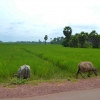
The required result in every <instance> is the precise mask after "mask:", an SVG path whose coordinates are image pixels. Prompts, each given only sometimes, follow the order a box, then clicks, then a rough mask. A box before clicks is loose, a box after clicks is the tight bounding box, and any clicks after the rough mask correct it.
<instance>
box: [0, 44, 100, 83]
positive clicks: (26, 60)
mask: <svg viewBox="0 0 100 100" xmlns="http://www.w3.org/2000/svg"><path fill="white" fill-rule="evenodd" d="M99 57H100V49H93V48H65V47H63V46H61V45H50V44H47V45H44V44H7V43H3V44H0V83H2V82H6V81H9V80H10V79H13V78H15V77H14V76H13V75H14V74H15V73H17V70H18V68H19V67H20V66H21V65H23V64H27V65H30V67H31V78H30V79H29V80H30V81H32V80H33V81H34V80H52V79H56V80H57V79H69V78H75V74H76V72H77V65H78V63H79V62H80V61H91V62H92V63H93V64H94V66H95V67H96V68H97V69H98V70H100V62H99V59H100V58H99Z"/></svg>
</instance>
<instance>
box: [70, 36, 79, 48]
mask: <svg viewBox="0 0 100 100" xmlns="http://www.w3.org/2000/svg"><path fill="white" fill-rule="evenodd" d="M78 43H79V42H78V36H77V35H73V36H71V39H70V41H69V46H70V47H78Z"/></svg>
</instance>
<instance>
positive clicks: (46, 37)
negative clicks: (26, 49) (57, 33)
mask: <svg viewBox="0 0 100 100" xmlns="http://www.w3.org/2000/svg"><path fill="white" fill-rule="evenodd" d="M47 39H48V36H47V35H45V37H44V40H45V45H46V41H47Z"/></svg>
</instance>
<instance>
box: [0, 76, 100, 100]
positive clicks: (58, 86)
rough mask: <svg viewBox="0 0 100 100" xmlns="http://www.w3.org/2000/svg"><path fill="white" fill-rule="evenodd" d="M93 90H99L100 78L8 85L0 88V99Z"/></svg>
mask: <svg viewBox="0 0 100 100" xmlns="http://www.w3.org/2000/svg"><path fill="white" fill-rule="evenodd" d="M95 88H100V78H88V79H80V80H78V81H77V82H71V81H66V82H58V83H55V82H51V83H40V84H38V85H37V86H34V85H29V84H25V85H10V86H9V87H3V86H0V99H4V98H25V97H33V96H40V95H46V94H53V93H59V92H69V91H77V90H89V89H95Z"/></svg>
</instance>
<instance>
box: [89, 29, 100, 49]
mask: <svg viewBox="0 0 100 100" xmlns="http://www.w3.org/2000/svg"><path fill="white" fill-rule="evenodd" d="M89 40H90V42H91V44H92V47H93V48H98V47H99V42H100V38H99V35H98V34H97V32H96V31H95V30H93V31H92V32H90V34H89Z"/></svg>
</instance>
